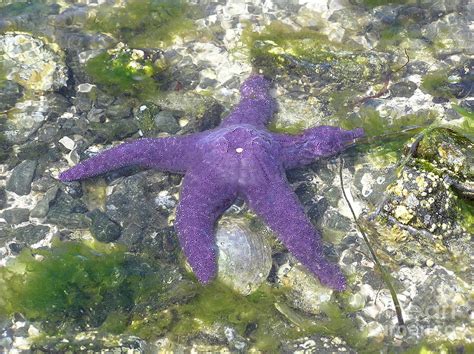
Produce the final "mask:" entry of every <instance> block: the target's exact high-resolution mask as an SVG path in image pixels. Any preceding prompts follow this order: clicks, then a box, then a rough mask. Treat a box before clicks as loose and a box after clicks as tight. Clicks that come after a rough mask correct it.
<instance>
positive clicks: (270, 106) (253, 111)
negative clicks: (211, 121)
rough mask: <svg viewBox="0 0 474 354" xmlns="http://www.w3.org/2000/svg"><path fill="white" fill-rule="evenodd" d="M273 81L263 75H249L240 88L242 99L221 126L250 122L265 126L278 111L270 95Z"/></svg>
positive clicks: (257, 125)
mask: <svg viewBox="0 0 474 354" xmlns="http://www.w3.org/2000/svg"><path fill="white" fill-rule="evenodd" d="M270 86H271V82H270V81H269V80H267V79H266V78H264V77H263V76H262V75H254V76H251V77H249V78H248V79H247V80H245V82H244V83H243V84H242V86H241V88H240V95H241V99H240V102H239V103H238V105H237V106H236V107H235V108H234V109H233V110H232V112H231V113H230V114H229V115H228V116H227V118H226V119H224V121H223V122H222V123H221V127H226V126H230V125H235V124H250V125H253V126H256V127H261V128H263V127H264V126H265V124H266V123H267V122H268V121H269V120H270V119H271V118H272V115H273V113H274V112H275V111H276V107H277V106H276V102H275V100H274V98H273V97H272V96H271V95H270V92H269V90H270Z"/></svg>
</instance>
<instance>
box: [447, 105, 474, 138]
mask: <svg viewBox="0 0 474 354" xmlns="http://www.w3.org/2000/svg"><path fill="white" fill-rule="evenodd" d="M453 109H454V110H455V111H456V112H458V113H459V114H460V115H461V116H462V117H463V121H462V123H461V124H459V126H453V127H452V128H453V129H454V130H457V131H459V132H460V133H461V134H463V135H465V136H467V137H468V138H470V139H471V140H474V112H473V111H471V110H468V109H467V108H463V107H461V106H459V105H453Z"/></svg>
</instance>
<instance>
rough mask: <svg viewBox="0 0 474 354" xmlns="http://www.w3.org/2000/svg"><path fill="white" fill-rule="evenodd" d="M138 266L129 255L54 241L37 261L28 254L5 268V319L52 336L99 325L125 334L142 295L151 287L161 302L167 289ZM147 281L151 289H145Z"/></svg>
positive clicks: (0, 280)
mask: <svg viewBox="0 0 474 354" xmlns="http://www.w3.org/2000/svg"><path fill="white" fill-rule="evenodd" d="M139 264H140V263H139V262H138V263H137V260H136V259H133V258H130V257H129V256H127V255H126V253H125V251H124V249H122V248H120V247H118V246H113V245H111V244H101V243H99V242H93V243H91V244H85V243H79V242H60V241H55V242H54V244H53V247H52V248H50V249H39V250H35V251H34V255H33V253H32V251H31V250H29V249H25V250H24V251H22V252H21V254H20V255H19V256H18V257H17V258H15V259H14V260H13V261H12V262H11V263H10V264H9V265H8V266H7V267H2V268H0V292H1V293H2V297H1V299H0V314H3V315H10V314H13V313H17V312H19V313H22V314H23V315H24V316H25V317H26V318H28V319H29V320H36V321H41V322H42V325H43V328H44V329H45V331H46V332H47V333H52V334H57V333H62V332H63V331H67V330H69V329H71V328H80V329H85V328H88V327H98V326H100V325H103V326H104V328H105V329H108V330H111V331H113V332H116V331H121V330H122V329H123V328H125V326H126V324H127V322H126V320H125V319H126V314H127V313H128V312H129V311H130V310H131V309H132V308H133V306H134V305H135V300H136V299H137V298H138V297H139V296H140V294H142V293H143V291H144V290H146V288H149V287H150V286H151V285H152V287H153V289H154V291H155V292H156V296H159V294H160V293H161V292H162V289H163V283H162V281H161V279H160V278H159V276H157V275H156V273H154V272H152V271H150V272H145V273H143V272H142V271H138V269H137V267H138V265H139ZM144 279H148V282H150V279H152V282H151V283H152V284H148V285H147V286H146V287H145V288H144V287H143V284H145V283H146V282H145V280H144ZM111 316H113V318H112V317H111ZM118 319H120V321H118Z"/></svg>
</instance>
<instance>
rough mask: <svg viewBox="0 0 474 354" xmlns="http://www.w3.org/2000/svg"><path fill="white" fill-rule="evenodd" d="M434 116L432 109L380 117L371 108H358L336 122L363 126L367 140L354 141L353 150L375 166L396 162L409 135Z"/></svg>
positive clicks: (352, 126) (428, 123)
mask: <svg viewBox="0 0 474 354" xmlns="http://www.w3.org/2000/svg"><path fill="white" fill-rule="evenodd" d="M436 119H437V118H436V115H435V114H434V113H433V112H420V113H416V114H408V115H405V116H401V117H391V116H388V117H382V116H381V115H380V114H379V113H378V112H377V111H376V110H374V109H361V110H360V112H359V113H358V114H357V115H353V116H352V117H351V118H348V119H345V120H341V121H340V125H341V126H342V127H343V128H345V129H354V128H357V127H362V128H364V130H365V133H366V137H367V139H366V140H365V141H361V142H360V143H359V144H357V147H356V149H357V150H358V151H361V152H363V153H366V154H368V157H369V159H370V160H371V161H372V162H373V163H374V164H376V165H377V166H386V165H389V164H393V163H396V162H397V161H399V159H400V157H401V156H402V154H403V150H404V146H405V144H406V143H407V142H408V141H409V140H410V138H412V137H413V136H414V135H415V134H417V133H419V132H420V131H422V130H423V129H426V128H427V127H429V126H430V125H432V124H434V123H435V122H436Z"/></svg>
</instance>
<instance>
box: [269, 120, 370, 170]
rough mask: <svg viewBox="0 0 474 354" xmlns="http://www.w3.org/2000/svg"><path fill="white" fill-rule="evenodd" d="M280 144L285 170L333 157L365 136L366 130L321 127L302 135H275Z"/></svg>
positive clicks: (308, 130) (306, 131)
mask: <svg viewBox="0 0 474 354" xmlns="http://www.w3.org/2000/svg"><path fill="white" fill-rule="evenodd" d="M273 136H274V138H275V140H277V141H278V142H279V144H280V159H281V161H282V163H283V166H284V167H285V168H295V167H300V166H304V165H307V164H309V163H311V162H313V161H314V160H315V159H316V158H318V157H325V156H331V155H333V154H336V153H338V152H341V151H342V150H344V149H345V148H346V147H347V145H349V144H350V143H352V142H353V141H354V140H355V139H357V138H361V137H363V136H364V130H363V129H362V128H357V129H354V130H344V129H341V128H338V127H331V126H319V127H315V128H311V129H307V130H305V131H304V132H303V133H302V134H298V135H287V134H273Z"/></svg>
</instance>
